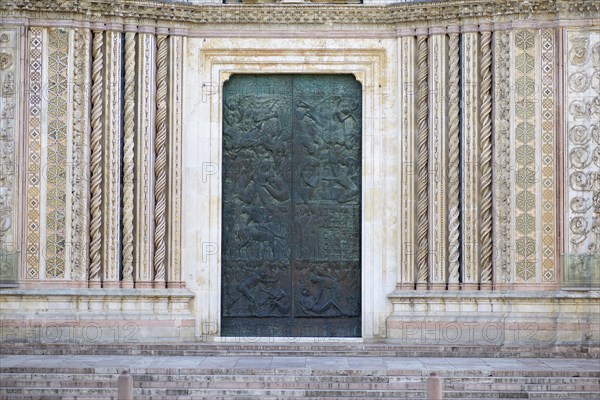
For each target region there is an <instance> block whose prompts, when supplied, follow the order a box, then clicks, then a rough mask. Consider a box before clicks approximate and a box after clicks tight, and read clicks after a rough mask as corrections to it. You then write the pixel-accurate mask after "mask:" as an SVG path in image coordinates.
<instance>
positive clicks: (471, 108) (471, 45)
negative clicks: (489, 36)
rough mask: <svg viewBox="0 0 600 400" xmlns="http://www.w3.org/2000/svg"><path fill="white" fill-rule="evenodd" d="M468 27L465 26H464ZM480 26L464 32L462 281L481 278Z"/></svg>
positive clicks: (471, 285)
mask: <svg viewBox="0 0 600 400" xmlns="http://www.w3.org/2000/svg"><path fill="white" fill-rule="evenodd" d="M465 28H466V29H465ZM476 29H477V27H476V26H475V27H463V35H462V81H461V87H462V138H463V140H462V193H463V198H462V211H461V212H462V238H463V241H462V265H463V270H462V282H463V288H464V289H477V288H478V281H479V243H478V238H479V224H478V215H479V134H478V133H479V103H478V100H479V60H478V54H479V46H478V36H479V33H478V32H477V31H476Z"/></svg>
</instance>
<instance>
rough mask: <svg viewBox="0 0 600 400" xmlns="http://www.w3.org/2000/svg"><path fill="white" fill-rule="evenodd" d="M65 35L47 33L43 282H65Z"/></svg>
mask: <svg viewBox="0 0 600 400" xmlns="http://www.w3.org/2000/svg"><path fill="white" fill-rule="evenodd" d="M68 51H69V32H68V31H67V30H65V29H63V28H53V29H50V30H49V32H48V133H47V135H48V136H47V141H48V158H47V165H46V174H45V175H46V176H45V177H46V180H47V192H46V193H47V198H46V278H60V279H64V278H65V256H66V253H65V248H66V245H67V243H66V223H65V220H66V211H67V204H66V197H67V194H66V189H67V165H68V162H67V161H68V160H67V116H68V112H67V106H68V104H69V103H68V95H69V90H70V85H69V82H68Z"/></svg>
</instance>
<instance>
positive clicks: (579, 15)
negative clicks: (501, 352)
mask: <svg viewBox="0 0 600 400" xmlns="http://www.w3.org/2000/svg"><path fill="white" fill-rule="evenodd" d="M0 12H2V20H3V26H2V30H1V31H0V53H1V57H2V58H1V59H0V62H1V64H0V84H1V85H2V93H1V96H2V102H1V104H0V106H1V107H2V109H1V110H0V112H1V117H2V119H1V121H0V124H2V125H1V126H0V128H1V129H2V135H1V137H0V140H1V142H2V149H1V150H0V153H1V154H0V155H1V157H2V165H3V168H2V171H0V172H1V173H2V175H1V176H0V190H1V193H0V201H1V204H0V206H1V209H0V229H1V231H0V235H1V239H2V258H1V259H0V267H1V272H2V276H1V277H2V280H3V282H4V283H7V284H10V285H13V286H15V285H17V286H19V288H18V289H3V292H2V298H1V299H0V302H2V303H1V304H2V309H3V310H9V311H8V312H6V313H4V312H3V314H2V317H1V318H2V323H3V326H5V327H12V328H15V327H17V328H18V329H21V328H20V327H24V326H34V325H35V324H44V323H57V324H59V325H60V324H64V326H68V324H69V323H70V322H69V321H71V322H72V321H86V323H98V324H100V325H99V326H101V327H108V326H110V324H111V323H113V322H114V321H117V320H119V319H124V318H127V319H128V320H130V321H132V323H135V324H137V325H136V326H138V327H140V329H139V332H140V337H141V338H146V339H150V338H170V337H173V338H175V337H176V338H181V337H184V338H185V337H187V338H191V337H194V336H196V337H204V336H206V335H218V333H219V321H220V290H221V282H220V279H221V277H220V256H219V246H220V232H221V214H220V213H221V210H220V202H221V192H220V191H221V184H220V175H219V168H220V165H221V158H220V157H221V112H220V108H221V101H222V99H221V94H220V88H221V87H222V85H223V82H225V81H226V80H227V79H228V78H229V76H231V75H232V74H235V73H352V74H354V75H355V76H356V77H357V79H358V80H359V81H361V83H362V85H363V88H364V93H363V105H364V106H363V107H364V109H363V115H364V121H363V188H364V194H363V217H362V230H363V238H364V239H363V243H362V269H363V279H362V286H363V288H362V299H363V300H362V304H363V313H362V320H363V329H362V330H363V336H364V337H365V338H386V337H387V338H396V339H401V340H406V341H407V342H418V343H422V342H425V343H429V342H430V341H428V340H425V341H423V340H422V339H423V336H422V335H421V333H422V332H427V329H434V328H431V327H432V326H434V327H435V326H436V325H435V324H448V323H456V322H459V323H463V322H467V323H476V324H479V325H475V328H473V329H479V331H478V333H475V331H473V338H474V337H477V338H478V339H477V341H478V342H485V341H486V340H485V336H482V335H485V334H487V333H485V334H484V333H482V332H484V331H485V332H487V331H486V329H488V327H489V326H492V325H489V324H498V323H500V322H501V323H502V324H501V325H500V326H502V327H503V328H502V329H505V332H506V330H508V329H512V328H508V327H507V326H508V325H506V324H508V323H516V324H517V325H516V326H517V328H516V329H517V330H519V329H521V328H522V327H523V326H522V325H519V324H535V329H536V332H538V333H539V334H538V336H536V338H534V339H536V340H539V343H546V344H547V343H570V344H582V343H585V344H587V343H590V342H591V343H594V342H596V343H597V342H598V340H600V332H599V330H600V325H599V324H598V322H597V321H598V311H597V309H598V307H597V306H598V303H599V302H600V298H599V295H598V291H597V288H598V287H597V282H598V279H599V277H598V274H599V272H598V268H599V266H598V253H599V252H600V250H599V249H598V235H599V234H598V219H599V218H600V216H599V214H600V211H599V210H600V208H599V207H598V197H599V196H600V194H599V193H600V186H599V182H600V181H599V180H598V175H599V174H600V165H599V164H598V160H599V159H600V155H599V154H597V153H598V149H599V148H600V147H598V146H600V142H599V139H598V124H599V123H600V122H599V118H600V117H599V114H598V109H600V106H599V105H598V104H596V103H597V102H598V99H600V97H599V96H600V92H599V90H598V85H599V80H598V79H599V78H598V70H599V68H600V64H599V62H600V61H599V60H600V58H599V57H600V55H599V54H600V50H599V49H600V48H599V47H598V42H599V40H600V39H599V38H600V28H599V23H598V21H599V19H598V18H600V9H599V6H598V4H596V3H595V2H593V1H541V0H539V1H530V2H528V3H522V2H518V1H509V2H495V3H494V2H492V3H490V2H483V1H479V0H472V1H449V2H443V4H442V3H435V2H434V3H424V4H393V5H370V6H366V5H364V6H361V5H355V6H351V5H340V6H330V5H323V6H302V5H261V6H250V5H248V6H245V5H242V6H237V5H192V4H187V5H184V4H179V5H168V6H166V7H162V8H161V7H159V6H157V5H156V3H148V2H142V1H125V0H123V1H120V2H116V4H115V2H108V1H106V2H103V1H99V2H93V3H92V2H85V1H80V2H71V1H37V2H28V1H21V2H17V1H14V2H3V4H2V6H1V8H0ZM3 38H6V40H4V39H3ZM20 82H23V84H22V85H20ZM594 282H596V283H595V285H596V286H594ZM566 286H568V288H569V289H574V290H575V291H570V292H567V291H566V290H565V289H567V287H566ZM594 289H596V290H594ZM536 303H537V304H540V307H539V308H538V309H535V310H534V309H533V308H532V304H536ZM55 307H58V308H55ZM50 308H55V310H56V311H55V312H49V309H50ZM52 321H54V322H52ZM595 321H596V322H595ZM77 323H78V322H77ZM407 324H416V325H407ZM432 324H433V325H432ZM573 324H575V325H576V326H577V327H578V328H577V329H573ZM439 326H442V325H439ZM439 326H438V328H439ZM444 326H445V325H444ZM493 326H494V327H496V325H493ZM513 326H514V325H513ZM526 326H527V329H530V328H531V326H532V325H526ZM407 327H408V328H407ZM12 328H11V329H12ZM155 328H156V329H155ZM159 328H160V329H159ZM170 328H173V329H175V330H174V331H173V332H175V331H176V332H177V334H173V335H172V334H171V333H170V331H169V329H170ZM409 328H410V329H409ZM579 328H580V329H579ZM15 329H16V328H15ZM65 329H70V328H65ZM413 329H417V330H416V331H415V332H413ZM435 329H437V328H435ZM440 329H441V328H440ZM469 329H471V328H469ZM490 329H491V328H490ZM531 329H533V328H531ZM531 329H530V330H531ZM440 332H441V331H440ZM409 333H410V334H409ZM17 336H18V335H17ZM469 337H470V336H469ZM513 337H514V336H513ZM502 338H503V339H502V342H510V340H509V339H508V335H506V334H505V335H504V336H502ZM517 338H519V336H517ZM3 339H4V340H10V338H9V337H8V336H7V335H3ZM17 339H18V338H17ZM425 339H427V335H426V334H425ZM468 340H475V339H468ZM468 340H467V339H465V340H462V341H461V340H460V339H458V340H457V343H463V342H464V343H467V342H468ZM514 342H515V343H516V342H518V339H517V340H514ZM495 344H497V343H495Z"/></svg>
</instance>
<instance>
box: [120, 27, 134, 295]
mask: <svg viewBox="0 0 600 400" xmlns="http://www.w3.org/2000/svg"><path fill="white" fill-rule="evenodd" d="M135 29H136V26H130V25H126V26H125V31H126V32H125V60H124V66H125V82H124V84H125V93H124V99H123V101H124V103H125V105H124V111H123V211H122V213H123V219H122V223H123V250H122V260H123V279H122V281H121V287H127V288H131V287H133V262H134V261H133V215H134V212H135V208H134V191H135V190H134V189H135V176H134V165H135V151H134V149H135V66H136V63H135V58H136V57H135V56H136V52H135V47H136V33H135Z"/></svg>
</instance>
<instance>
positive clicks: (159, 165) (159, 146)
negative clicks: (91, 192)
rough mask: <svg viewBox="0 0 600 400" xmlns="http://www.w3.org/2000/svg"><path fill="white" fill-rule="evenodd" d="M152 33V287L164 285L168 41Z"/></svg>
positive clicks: (161, 35) (161, 33) (165, 37)
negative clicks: (153, 58)
mask: <svg viewBox="0 0 600 400" xmlns="http://www.w3.org/2000/svg"><path fill="white" fill-rule="evenodd" d="M157 33H158V35H157V36H156V141H155V143H154V154H155V159H154V177H155V183H154V184H155V186H154V201H155V204H154V279H153V287H155V288H160V287H165V275H166V259H167V258H166V257H167V256H166V234H167V220H166V218H167V136H168V132H167V70H168V67H167V66H168V64H167V62H168V57H167V56H168V41H167V35H165V34H164V32H162V31H161V32H158V31H157Z"/></svg>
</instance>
